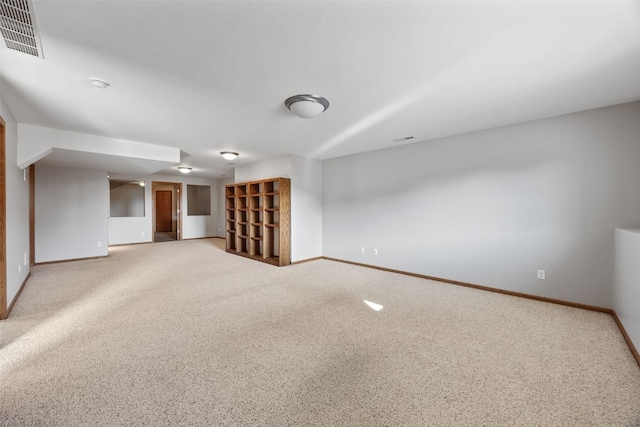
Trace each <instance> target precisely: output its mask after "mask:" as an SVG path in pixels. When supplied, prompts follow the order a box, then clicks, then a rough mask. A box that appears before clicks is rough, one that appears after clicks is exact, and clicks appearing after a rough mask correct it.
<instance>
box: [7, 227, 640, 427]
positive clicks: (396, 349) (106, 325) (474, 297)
mask: <svg viewBox="0 0 640 427" xmlns="http://www.w3.org/2000/svg"><path fill="white" fill-rule="evenodd" d="M222 245H223V241H222V240H220V239H207V240H191V241H178V242H168V243H165V244H162V245H154V244H144V245H133V246H120V247H114V248H110V251H109V255H110V256H109V258H106V259H96V260H86V261H78V262H70V263H64V264H50V265H42V266H36V267H34V268H33V269H32V275H31V278H30V279H29V282H28V283H27V286H26V287H25V289H24V291H23V293H22V295H21V297H20V299H19V300H18V302H17V303H16V305H15V307H14V309H13V312H12V313H11V316H10V317H9V319H7V320H6V321H3V322H0V425H2V426H84V425H92V426H134V425H136V426H137V425H153V426H177V425H189V426H580V427H583V426H620V427H632V426H640V369H639V368H638V365H637V364H636V362H635V360H634V359H633V357H632V355H631V352H630V351H629V349H628V347H627V345H626V344H625V342H624V339H623V337H622V336H621V334H620V331H619V330H618V329H617V327H616V325H615V322H614V321H613V319H612V318H611V316H609V315H607V314H602V313H595V312H589V311H584V310H580V309H574V308H569V307H564V306H560V305H554V304H548V303H542V302H537V301H531V300H527V299H522V298H517V297H510V296H506V295H501V294H496V293H489V292H484V291H480V290H475V289H469V288H464V287H459V286H454V285H448V284H443V283H439V282H432V281H428V280H423V279H418V278H414V277H409V276H403V275H398V274H393V273H386V272H381V271H377V270H373V269H367V268H362V267H357V266H353V265H347V264H343V263H337V262H332V261H328V260H319V261H313V262H308V263H303V264H299V265H293V266H289V267H284V268H277V267H272V266H270V265H266V264H262V263H259V262H255V261H251V260H247V259H244V258H241V257H238V256H234V255H230V254H227V253H225V252H224V250H223V249H222ZM365 300H366V301H369V302H372V303H375V304H380V305H382V306H383V307H384V308H382V310H380V311H375V310H374V309H373V308H376V306H375V304H372V305H368V304H367V303H365ZM372 307H373V308H372Z"/></svg>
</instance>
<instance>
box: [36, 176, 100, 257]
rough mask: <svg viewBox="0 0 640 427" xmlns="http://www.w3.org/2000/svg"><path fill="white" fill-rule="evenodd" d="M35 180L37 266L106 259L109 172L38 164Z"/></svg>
mask: <svg viewBox="0 0 640 427" xmlns="http://www.w3.org/2000/svg"><path fill="white" fill-rule="evenodd" d="M35 179H36V182H35V200H36V209H35V229H36V230H35V231H36V232H35V244H36V247H35V253H36V262H48V261H59V260H68V259H76V258H91V257H97V256H106V255H107V254H108V241H107V229H108V222H107V215H108V212H109V181H108V178H107V172H106V171H99V170H90V169H75V168H60V167H52V166H47V165H43V164H36V178H35ZM98 242H100V244H101V246H98Z"/></svg>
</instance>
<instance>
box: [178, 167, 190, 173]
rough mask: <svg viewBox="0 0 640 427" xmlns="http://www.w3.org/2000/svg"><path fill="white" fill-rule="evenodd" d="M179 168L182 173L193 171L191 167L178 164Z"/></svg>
mask: <svg viewBox="0 0 640 427" xmlns="http://www.w3.org/2000/svg"><path fill="white" fill-rule="evenodd" d="M178 170H179V171H180V172H182V173H189V172H191V168H190V167H187V166H178Z"/></svg>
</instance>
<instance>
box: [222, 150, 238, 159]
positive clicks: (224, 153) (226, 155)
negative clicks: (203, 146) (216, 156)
mask: <svg viewBox="0 0 640 427" xmlns="http://www.w3.org/2000/svg"><path fill="white" fill-rule="evenodd" d="M220 155H221V156H222V157H224V158H225V159H227V160H233V159H235V158H236V157H238V156H239V154H238V153H234V152H233V151H221V152H220Z"/></svg>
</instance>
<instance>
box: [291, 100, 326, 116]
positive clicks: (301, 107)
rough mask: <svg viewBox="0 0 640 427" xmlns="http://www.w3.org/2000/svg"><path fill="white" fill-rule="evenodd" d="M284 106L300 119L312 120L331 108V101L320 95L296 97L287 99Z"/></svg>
mask: <svg viewBox="0 0 640 427" xmlns="http://www.w3.org/2000/svg"><path fill="white" fill-rule="evenodd" d="M284 105H286V106H287V108H288V109H289V110H291V111H293V114H295V115H296V116H298V117H301V118H303V119H312V118H314V117H317V116H319V115H320V114H322V113H324V112H325V111H326V110H327V108H329V101H327V100H326V99H325V98H323V97H321V96H318V95H295V96H292V97H291V98H287V100H286V101H284Z"/></svg>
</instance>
